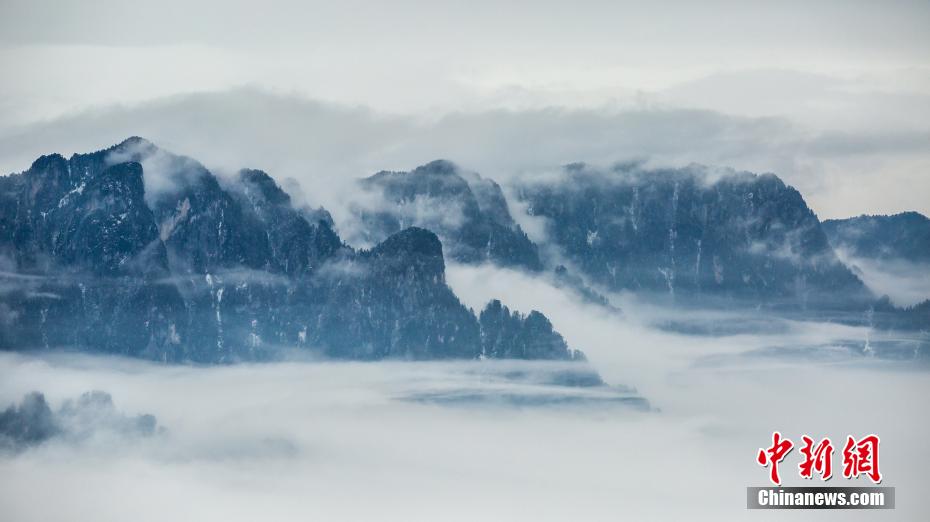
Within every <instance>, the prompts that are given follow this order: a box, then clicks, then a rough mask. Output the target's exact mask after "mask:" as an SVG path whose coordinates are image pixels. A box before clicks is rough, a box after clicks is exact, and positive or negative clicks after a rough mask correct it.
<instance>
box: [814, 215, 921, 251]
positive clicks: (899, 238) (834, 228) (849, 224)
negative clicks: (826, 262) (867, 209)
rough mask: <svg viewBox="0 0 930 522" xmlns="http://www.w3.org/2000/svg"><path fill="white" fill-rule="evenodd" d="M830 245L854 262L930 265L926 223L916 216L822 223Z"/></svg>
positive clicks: (873, 217)
mask: <svg viewBox="0 0 930 522" xmlns="http://www.w3.org/2000/svg"><path fill="white" fill-rule="evenodd" d="M823 229H824V232H825V233H826V234H827V237H828V238H829V239H830V244H832V245H833V247H834V248H836V249H842V250H844V251H845V252H846V253H847V254H848V255H850V256H852V257H855V258H865V259H879V260H903V261H910V262H912V263H930V219H928V218H927V216H924V215H923V214H920V213H918V212H902V213H900V214H895V215H892V216H859V217H854V218H848V219H828V220H827V221H824V222H823Z"/></svg>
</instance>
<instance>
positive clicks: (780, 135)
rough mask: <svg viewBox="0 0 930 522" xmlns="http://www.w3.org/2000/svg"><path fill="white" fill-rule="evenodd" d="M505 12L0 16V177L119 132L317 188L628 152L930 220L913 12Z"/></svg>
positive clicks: (12, 8)
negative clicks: (419, 170)
mask: <svg viewBox="0 0 930 522" xmlns="http://www.w3.org/2000/svg"><path fill="white" fill-rule="evenodd" d="M503 4H505V3H502V2H484V1H475V0H472V1H469V2H437V1H430V2H425V1H423V2H418V1H406V2H354V1H343V2H338V3H336V2H333V3H331V4H329V5H327V4H315V3H312V2H264V3H261V4H258V3H255V2H229V1H224V2H219V1H216V2H214V1H208V2H192V1H190V0H187V1H180V2H179V1H174V0H169V1H164V2H125V1H82V2H71V1H61V2H49V1H36V0H27V1H19V0H13V1H11V0H0V65H2V70H3V81H2V82H0V140H2V142H0V171H2V172H11V171H20V170H23V169H25V168H26V167H28V164H29V162H30V161H31V159H34V158H35V157H36V156H37V155H39V154H41V153H48V152H53V151H58V152H62V153H66V154H67V153H71V152H75V151H82V150H88V149H96V148H102V147H104V146H107V145H109V144H112V143H113V142H114V141H118V140H119V139H121V137H125V135H128V134H144V135H146V137H148V138H150V139H153V140H154V141H156V142H157V143H159V144H164V145H166V146H167V145H170V146H172V147H174V148H175V149H178V151H179V152H183V153H187V154H191V155H194V156H196V157H198V158H200V159H202V160H203V161H205V162H206V163H207V164H208V166H217V165H222V166H223V167H234V166H245V165H233V162H234V161H247V162H249V163H250V164H249V165H248V166H252V167H258V168H266V169H267V170H269V171H271V170H272V169H273V168H275V167H276V168H278V171H277V172H274V171H272V172H271V173H272V174H273V175H276V176H277V177H283V176H288V177H295V178H297V179H299V180H301V181H302V182H304V183H306V184H308V185H310V186H311V187H313V186H315V184H321V183H324V182H325V180H326V179H327V178H328V177H332V176H339V177H340V178H344V177H352V176H362V175H367V174H370V173H371V171H373V170H378V169H380V168H410V167H413V166H415V165H416V164H419V163H423V162H426V161H429V160H431V159H434V158H435V157H446V158H448V159H451V160H453V161H456V162H458V163H460V164H462V165H463V166H464V167H467V168H472V169H476V170H482V171H483V172H485V173H487V174H489V175H492V176H494V177H498V178H503V179H506V178H507V177H508V176H510V175H511V174H513V173H515V172H518V171H521V172H524V173H525V172H532V171H533V169H541V168H545V167H555V166H558V165H559V164H560V163H565V162H570V161H578V160H585V161H591V162H601V163H610V162H613V161H620V160H626V159H629V158H630V157H632V156H635V157H640V158H648V159H650V160H652V161H653V162H655V163H672V164H686V163H689V162H691V161H696V162H704V163H714V164H721V165H725V166H730V167H734V168H737V169H749V170H755V171H773V172H775V173H776V174H779V175H780V176H782V177H783V178H785V179H786V180H787V181H788V182H789V183H791V184H793V185H795V186H796V187H798V188H799V189H800V190H801V191H802V192H803V193H804V194H805V197H806V198H807V199H808V201H809V203H810V205H811V206H812V207H813V208H814V210H815V211H817V212H818V214H819V215H820V216H821V217H822V218H825V217H838V216H845V215H851V214H859V213H874V212H897V211H901V210H908V209H917V210H920V211H922V212H924V213H930V31H927V29H926V27H927V20H930V3H928V2H881V3H879V2H855V1H844V2H828V1H824V2H791V1H783V2H771V3H770V4H769V5H768V6H762V5H761V2H727V1H716V2H700V3H699V2H666V3H663V5H662V6H659V7H656V6H654V5H651V4H655V3H654V2H652V3H649V4H650V5H647V3H645V2H644V3H642V4H641V5H636V4H633V3H626V2H618V1H610V2H571V3H569V2H539V1H537V2H507V3H506V5H503ZM192 94H196V95H195V96H191V95H192ZM308 107H313V108H314V110H315V111H316V112H314V111H308V110H307V108H308ZM320 111H322V112H323V113H325V115H326V118H329V119H327V120H325V121H326V122H327V125H322V124H319V123H318V122H307V121H302V120H301V118H302V117H306V118H312V117H315V115H316V116H319V113H320ZM709 121H712V122H715V123H714V124H712V125H711V124H708V122H709ZM229 128H234V129H235V132H232V131H229ZM502 128H503V130H501V129H502ZM333 129H335V132H334V131H333ZM270 144H275V145H274V146H271V145H270ZM253 149H254V150H253ZM249 151H252V152H249ZM310 154H314V155H315V156H314V157H313V158H308V155H310ZM488 171H490V172H488ZM324 199H325V198H324Z"/></svg>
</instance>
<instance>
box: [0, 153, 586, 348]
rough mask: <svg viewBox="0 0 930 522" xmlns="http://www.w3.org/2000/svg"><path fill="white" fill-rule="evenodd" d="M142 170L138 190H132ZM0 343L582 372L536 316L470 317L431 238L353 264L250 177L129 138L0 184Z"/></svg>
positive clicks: (265, 182) (494, 306)
mask: <svg viewBox="0 0 930 522" xmlns="http://www.w3.org/2000/svg"><path fill="white" fill-rule="evenodd" d="M146 172H148V177H146ZM0 263H2V279H0V281H2V295H3V302H2V303H0V304H2V307H0V319H2V321H0V325H2V327H3V328H2V330H0V344H2V345H3V346H4V347H5V348H7V349H30V348H47V347H75V348H77V349H88V350H92V351H98V352H105V353H116V354H122V355H130V356H137V357H144V358H149V359H155V360H163V361H197V362H231V361H236V360H257V359H263V358H268V357H272V356H274V354H275V353H276V351H277V350H278V348H279V347H281V346H294V347H298V348H304V349H306V350H307V351H310V352H311V353H313V354H316V355H319V356H325V357H333V358H348V359H363V360H367V359H382V358H402V359H433V358H480V357H493V356H496V355H497V354H505V356H506V357H515V358H527V359H534V358H546V359H565V360H573V359H581V358H582V357H583V356H582V355H581V353H580V352H578V351H576V350H572V349H569V348H568V347H567V346H566V343H565V341H564V340H563V339H562V337H561V336H560V335H559V334H558V333H557V332H555V331H554V330H553V329H552V325H551V324H550V322H549V321H548V319H546V318H545V317H543V316H542V314H539V313H538V312H535V313H531V314H529V315H527V316H523V315H522V314H520V313H518V312H511V311H510V310H508V309H506V308H502V307H501V306H500V305H499V303H497V302H492V303H490V304H489V307H488V309H487V310H485V313H482V314H481V316H480V317H479V316H477V315H476V314H475V313H474V312H472V311H471V310H469V309H467V308H466V307H465V306H464V305H462V303H461V302H460V301H459V300H458V298H457V297H456V296H455V294H454V293H453V292H452V290H451V289H450V288H449V287H448V285H447V284H446V281H445V264H444V258H443V251H442V245H441V243H440V241H439V238H437V236H436V235H435V234H434V233H433V232H430V231H428V230H425V229H423V228H418V227H408V228H404V229H402V230H397V231H393V232H392V233H391V234H390V235H388V236H387V237H386V238H385V239H384V240H383V241H381V242H380V243H379V244H377V245H376V246H374V247H373V248H371V249H368V250H357V249H354V248H352V247H350V246H348V245H346V244H345V243H343V242H342V241H341V239H340V238H339V236H338V234H337V233H336V232H335V231H334V229H333V226H332V219H331V218H330V217H329V215H328V213H326V211H325V210H322V209H309V208H297V207H295V206H294V205H293V204H292V203H291V200H290V197H289V196H288V194H286V193H285V192H284V191H283V190H282V189H281V188H280V187H279V186H278V185H277V184H276V183H275V181H274V180H273V179H272V178H271V177H270V176H268V175H267V174H265V173H264V172H261V171H257V170H243V171H241V172H239V173H238V176H237V177H236V178H235V179H221V178H218V177H217V176H215V175H213V174H212V173H211V172H210V171H208V170H207V169H206V168H204V167H203V166H202V165H201V164H199V163H197V162H196V161H194V160H192V159H190V158H185V157H181V156H176V155H173V154H171V153H168V152H166V151H163V150H161V149H159V148H157V147H155V146H154V145H153V144H151V143H149V142H148V141H146V140H143V139H141V138H130V139H128V140H126V141H124V142H122V143H120V144H118V145H115V146H113V147H110V148H108V149H105V150H101V151H97V152H94V153H90V154H75V155H73V156H72V157H71V158H69V159H65V158H64V157H62V156H60V155H57V154H53V155H49V156H43V157H41V158H39V159H37V160H36V161H35V162H34V163H33V165H32V166H31V167H30V168H29V169H28V170H26V171H25V172H23V173H21V174H14V175H10V176H6V177H3V178H0Z"/></svg>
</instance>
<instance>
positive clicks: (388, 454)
mask: <svg viewBox="0 0 930 522" xmlns="http://www.w3.org/2000/svg"><path fill="white" fill-rule="evenodd" d="M448 278H449V283H450V285H451V286H452V287H453V289H455V290H456V292H457V293H458V294H459V295H460V296H462V298H463V300H464V301H465V302H466V304H467V305H469V306H477V305H479V304H482V303H484V302H486V300H487V298H488V297H489V295H490V294H493V295H495V296H500V295H506V296H508V302H509V304H511V305H512V306H513V307H514V308H516V309H518V310H521V311H523V312H528V311H529V310H530V309H531V308H537V309H540V310H541V311H543V312H544V313H545V314H547V315H548V316H549V317H550V318H551V319H552V321H553V323H554V325H555V327H556V328H557V329H558V330H559V331H561V332H562V333H563V334H564V335H565V337H566V339H567V340H568V342H569V343H570V344H571V345H572V346H573V347H577V348H581V349H584V350H585V351H586V353H587V354H588V357H589V359H590V361H591V364H592V366H593V367H594V368H595V369H596V370H597V371H598V372H599V373H600V374H601V375H602V377H603V378H604V380H605V381H607V383H608V385H610V386H611V387H610V388H603V389H601V388H595V389H579V388H568V387H560V386H555V385H551V384H546V383H545V382H542V381H540V380H538V379H534V378H532V376H533V375H541V374H542V373H540V372H545V371H548V370H549V369H551V366H549V365H551V364H554V363H532V362H530V363H519V362H492V361H483V362H475V361H471V362H435V363H403V362H381V363H352V362H297V361H294V362H277V363H269V364H244V365H235V366H214V367H199V366H184V365H176V366H175V365H161V364H154V363H150V362H144V361H136V360H126V359H116V358H109V357H102V356H89V355H77V354H69V353H61V352H59V353H45V354H12V353H3V354H0V404H3V405H5V404H12V403H17V402H19V401H20V400H21V398H22V397H23V395H24V394H26V393H29V392H31V391H33V390H39V391H41V392H43V393H44V395H45V397H46V399H47V400H48V402H49V404H50V406H51V408H52V409H53V410H54V409H57V408H59V407H60V405H62V404H63V403H64V402H65V401H68V400H71V399H73V398H74V397H78V396H80V395H81V394H82V393H84V392H86V391H88V390H105V391H106V392H108V393H110V394H111V395H112V397H113V401H114V403H115V406H116V408H117V409H118V410H119V411H121V412H127V414H136V413H147V414H152V415H154V416H155V417H156V418H157V422H158V425H159V427H160V428H159V429H158V431H157V432H156V433H148V434H146V435H145V436H141V435H139V434H137V433H134V432H125V433H122V432H114V431H112V430H109V431H106V432H105V433H104V434H103V435H100V436H85V437H81V438H77V439H76V438H73V437H70V438H69V437H58V438H52V439H50V440H48V441H46V442H44V443H42V444H40V445H37V446H35V447H32V448H29V449H26V450H24V451H18V452H7V453H4V454H2V455H0V506H2V511H3V513H4V515H5V516H4V518H7V517H8V519H9V520H18V521H30V520H36V521H39V520H41V521H47V520H94V521H106V520H114V521H115V520H128V519H132V520H140V521H145V520H224V521H235V520H258V519H262V520H308V519H310V520H371V519H379V520H475V519H482V520H576V519H591V520H618V519H633V520H642V519H651V520H681V519H682V518H684V517H686V518H688V519H698V520H742V519H744V518H745V516H746V511H745V489H744V488H745V487H746V486H751V485H764V484H766V481H767V476H768V475H767V470H765V469H763V468H761V467H759V466H758V465H757V464H756V463H755V453H756V451H758V448H760V447H763V446H766V445H767V444H769V443H770V437H771V432H772V431H774V430H780V431H781V432H782V433H783V434H784V435H785V436H788V437H789V438H792V439H794V440H796V441H798V440H799V439H800V437H801V435H803V434H808V435H811V436H812V437H814V438H818V437H823V436H829V437H831V438H833V440H834V441H837V440H841V439H845V437H846V435H847V434H852V435H855V436H862V435H865V434H868V433H876V434H878V435H880V436H881V440H882V446H881V471H882V473H883V475H884V477H885V480H884V482H883V485H887V486H895V487H896V488H897V509H896V510H895V511H888V512H884V513H883V515H884V517H887V518H884V519H889V520H894V519H897V520H914V519H917V518H921V516H925V515H926V514H927V510H926V509H927V508H926V506H925V505H923V504H922V492H923V491H924V490H925V489H926V487H927V486H928V481H927V478H926V474H925V470H924V468H923V466H924V464H925V463H926V462H928V461H930V449H928V447H927V445H926V444H925V439H926V436H927V434H928V428H930V422H928V420H927V417H926V415H925V412H924V408H923V407H922V406H921V403H922V399H923V397H926V396H927V392H928V391H930V372H928V371H927V369H926V368H925V367H921V366H918V365H915V364H914V362H913V361H887V360H879V359H876V358H871V357H868V356H867V355H863V354H857V353H851V352H850V351H849V350H848V348H841V347H842V346H846V345H848V343H849V339H856V338H861V339H862V340H863V342H864V341H865V339H866V334H867V332H866V331H865V330H864V329H860V328H854V327H847V326H840V325H835V324H827V323H812V322H795V321H787V320H777V321H776V320H774V319H771V321H773V322H777V324H774V325H768V326H765V322H764V320H763V321H761V322H760V319H759V318H758V317H757V316H751V314H749V313H747V315H746V317H742V316H734V315H733V314H730V315H728V314H725V313H722V312H701V311H692V312H682V311H678V312H671V311H669V310H667V309H664V308H662V307H660V306H656V305H649V304H646V303H643V302H639V301H637V299H636V298H634V297H631V296H612V297H613V298H614V299H615V300H617V302H618V303H619V304H620V305H621V307H622V312H621V313H617V312H611V311H605V310H604V309H601V308H598V307H595V306H591V305H586V304H583V303H582V302H580V301H579V300H578V299H577V298H576V297H574V296H573V295H572V294H571V293H570V292H568V291H565V290H561V289H558V288H556V287H555V286H552V285H550V284H549V283H547V282H546V281H544V280H542V279H539V278H533V277H529V276H524V275H521V274H519V273H515V272H512V271H507V270H501V269H497V268H493V267H488V266H480V267H463V266H457V265H452V266H450V268H449V276H448ZM479 282H480V284H479ZM670 317H674V318H675V319H676V320H677V321H681V322H687V321H695V322H697V323H700V324H709V323H712V322H714V323H717V322H719V323H720V324H726V323H728V322H729V323H732V322H734V321H735V322H737V323H745V324H749V325H751V326H750V327H747V328H736V329H734V330H733V332H732V333H730V334H728V335H706V334H690V335H689V334H682V333H676V332H675V331H673V330H669V329H668V328H659V327H657V325H663V324H668V319H669V318H670ZM756 324H759V325H762V326H759V327H758V328H756V327H755V326H752V325H756ZM857 336H858V337H857ZM831 343H835V344H836V346H837V349H836V350H835V352H830V350H829V349H826V355H824V350H825V348H824V347H827V348H829V347H830V346H831ZM786 346H787V347H791V348H792V349H791V350H787V351H785V352H780V351H778V350H775V351H766V348H771V347H786ZM508 375H522V376H524V377H523V378H521V379H516V380H510V379H506V378H502V376H508ZM527 375H529V376H531V377H530V378H526V377H525V376H527ZM456 394H458V395H456ZM598 394H618V395H625V396H631V397H632V396H641V397H645V398H646V399H647V400H648V401H649V402H648V408H642V407H631V406H630V405H627V404H625V403H622V402H611V401H606V402H604V401H600V402H599V401H596V400H592V401H585V400H582V401H569V402H560V401H532V400H529V401H524V400H520V401H509V400H500V401H495V400H477V401H472V400H451V401H446V400H433V399H435V398H436V397H444V398H448V397H450V396H452V397H456V396H458V397H475V396H480V397H483V398H484V399H487V398H488V397H491V398H493V397H513V396H519V397H541V396H548V397H551V396H560V395H566V396H569V395H574V396H583V397H588V398H592V397H595V396H598ZM835 444H836V442H835ZM838 451H839V450H838ZM796 452H797V450H795V452H794V453H792V454H791V455H789V457H788V458H786V459H785V461H784V463H783V464H782V466H783V467H782V470H783V471H782V476H783V477H785V479H786V480H785V482H786V485H815V484H813V483H810V482H805V481H803V480H802V479H800V478H799V477H798V476H797V472H796V468H795V466H796V465H797V463H798V455H797V453H796ZM837 458H839V456H837ZM835 465H836V466H838V465H839V462H838V461H837V462H836V463H835ZM861 482H863V481H862V480H859V481H856V482H855V485H868V484H863V483H861ZM847 484H848V483H847V481H846V479H843V478H841V477H835V478H834V479H833V480H832V481H831V482H830V483H829V485H835V486H840V485H847ZM849 485H853V484H852V483H849ZM757 514H758V515H759V516H761V517H762V518H765V517H766V515H767V514H766V513H757ZM773 514H780V513H775V512H773ZM792 515H793V516H792V518H800V519H806V518H814V517H815V516H816V517H817V518H818V519H819V518H820V517H823V516H824V513H823V512H808V513H804V512H797V513H792ZM827 515H833V516H834V517H833V518H835V519H837V520H839V519H840V517H842V519H843V520H848V519H865V518H869V516H870V515H874V514H873V513H869V512H845V513H840V512H836V513H828V514H827Z"/></svg>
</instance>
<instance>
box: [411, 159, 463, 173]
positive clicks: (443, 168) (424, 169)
mask: <svg viewBox="0 0 930 522" xmlns="http://www.w3.org/2000/svg"><path fill="white" fill-rule="evenodd" d="M458 170H459V168H458V166H457V165H456V164H455V163H452V162H451V161H449V160H445V159H437V160H433V161H431V162H429V163H427V164H426V165H420V166H419V167H417V168H415V169H413V172H415V173H429V174H446V175H449V174H457V173H458Z"/></svg>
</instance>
